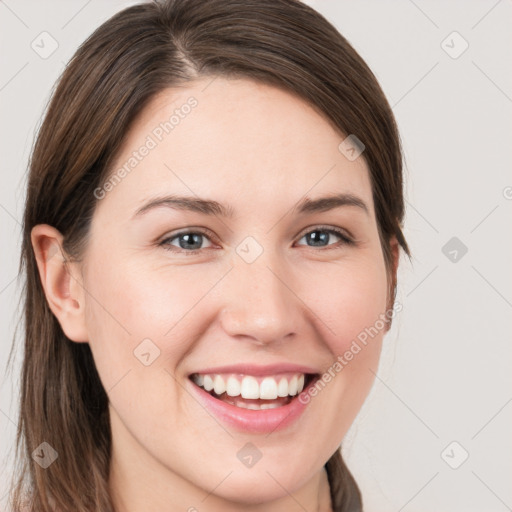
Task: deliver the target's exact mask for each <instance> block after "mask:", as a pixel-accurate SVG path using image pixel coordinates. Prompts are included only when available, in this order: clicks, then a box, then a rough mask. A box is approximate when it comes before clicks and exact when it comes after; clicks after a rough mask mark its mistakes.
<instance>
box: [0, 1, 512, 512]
mask: <svg viewBox="0 0 512 512" xmlns="http://www.w3.org/2000/svg"><path fill="white" fill-rule="evenodd" d="M133 3H136V2H126V1H121V0H118V1H102V2H100V1H99V0H89V1H69V0H67V1H45V2H39V1H27V0H24V1H15V0H6V1H0V40H1V45H0V48H1V49H0V51H1V62H2V65H1V67H0V105H1V112H2V117H1V123H0V130H1V132H0V144H1V155H2V166H1V173H2V181H1V185H2V186H1V189H0V219H1V224H0V226H1V237H2V251H1V253H2V265H1V275H0V301H1V309H0V311H1V312H0V315H1V320H2V332H3V336H2V340H1V350H0V363H1V364H2V376H3V375H4V368H5V364H6V362H7V356H8V353H9V349H10V346H11V342H12V339H13V336H14V328H15V324H16V321H17V318H18V315H19V312H18V309H17V307H16V304H17V301H18V297H19V283H18V281H17V280H16V276H17V269H18V258H19V248H20V220H21V217H22V211H23V201H24V186H25V173H26V167H27V160H28V156H29V152H30V149H31V145H32V143H33V137H34V131H35V130H36V128H37V127H38V125H39V123H40V120H41V116H42V113H43V111H44V107H45V105H46V102H47V100H48V98H49V94H50V91H51V88H52V86H53V84H54V82H55V80H56V79H57V77H58V75H59V74H60V73H61V71H62V70H63V67H64V65H65V62H67V60H68V59H69V58H70V57H71V56H72V54H73V53H74V51H75V50H76V48H77V47H78V45H79V44H80V43H81V42H82V41H83V40H84V39H85V38H86V37H87V36H88V35H89V34H90V33H91V32H92V31H93V29H95V28H96V27H97V26H99V25H100V24H101V23H102V22H103V21H105V20H106V19H107V18H109V17H110V16H111V15H112V14H113V13H115V12H117V11H119V10H121V9H122V8H123V7H126V6H128V5H132V4H133ZM307 3H309V4H310V5H312V6H314V7H315V8H316V9H317V10H319V11H320V12H321V13H323V14H324V15H325V16H326V17H327V18H328V19H329V20H330V21H331V22H332V23H333V24H334V25H335V26H336V27H337V28H338V29H339V30H340V32H341V33H342V34H343V35H344V36H345V37H346V38H347V39H348V40H349V41H350V42H351V43H352V44H353V46H354V47H355V48H356V50H357V51H358V52H359V53H360V54H361V56H362V57H363V58H364V59H365V60H366V61H367V63H368V64H369V65H370V67H371V68H372V70H373V71H374V73H375V75H376V76H377V78H378V79H379V81H380V83H381V85H382V87H383V89H384V92H385V93H386V95H387V97H388V98H389V101H390V103H391V105H392V106H393V110H394V113H395V115H396V118H397V121H398V123H399V127H400V130H401V134H402V139H403V143H404V151H405V159H406V165H407V169H406V176H405V177H406V195H407V215H406V221H405V225H406V227H405V234H406V237H407V239H408V242H409V244H410V246H411V249H412V251H413V254H414V258H413V261H412V264H411V263H409V261H408V260H407V259H406V258H403V259H402V262H401V268H400V272H399V280H400V281H399V291H398V296H397V300H398V301H400V303H401V304H402V305H403V311H402V312H401V313H400V314H399V316H398V317H397V318H396V319H395V321H394V326H393V328H392V330H391V332H390V333H389V334H388V335H387V337H386V339H385V344H384V351H383V356H382V360H381V366H380V369H379V372H378V375H377V377H376V380H375V385H374V387H373V389H372V392H371V394H370V396H369V398H368V401H367V402H366V403H365V405H364V407H363V409H362V410H361V413H360V414H359V415H358V417H357V419H356V421H355V423H354V424H353V426H352V428H351V429H350V431H349V433H348V434H347V436H346V438H345V440H344V446H343V450H344V454H345V457H346V459H347V461H348V464H349V466H350V467H351V469H352V471H353V473H354V475H355V477H356V480H357V481H358V483H359V485H360V487H361V490H362V493H363V496H364V499H365V503H366V510H367V511H371V512H387V511H390V512H398V511H402V510H404V511H408V512H412V511H417V512H423V511H433V510H450V511H453V512H457V511H461V512H462V511H464V512H469V511H481V512H483V511H485V512H493V511H496V512H501V511H505V510H512V508H511V507H512V486H511V485H510V482H511V476H512V436H511V435H510V432H511V426H512V403H511V402H512V386H511V381H512V375H511V374H512V372H511V364H510V362H511V355H512V354H511V353H512V343H511V342H510V341H511V336H510V335H511V330H512V329H511V322H510V320H511V315H510V313H511V308H512V289H511V282H512V280H511V274H512V265H511V261H512V257H511V256H512V243H511V237H510V222H507V219H510V214H511V209H512V175H511V174H510V164H511V152H510V145H511V141H512V116H511V112H512V70H511V66H510V63H511V62H512V55H511V54H512V44H511V43H512V41H511V39H512V27H511V23H510V20H511V19H512V1H511V0H501V1H495V0H489V1H483V0H481V1H475V0H473V1H468V0H464V1H449V2H448V1H444V2H442V1H425V0H423V1H420V0H416V1H414V2H413V1H412V0H400V1H380V2H379V1H376V0H374V1H362V0H359V1H357V2H356V1H354V0H350V1H345V0H343V1H334V0H317V1H313V0H311V1H309V2H307ZM44 31H47V32H48V33H49V34H50V35H51V38H53V39H54V40H55V41H56V42H57V44H58V48H57V49H56V50H55V51H54V52H53V53H52V54H51V55H50V56H46V55H43V57H46V58H42V56H41V55H40V54H41V53H42V52H44V51H46V52H49V51H50V50H51V49H52V47H51V45H52V44H54V43H52V41H51V39H50V38H49V37H48V36H45V35H43V36H41V35H40V34H41V33H42V32H44ZM454 31H456V32H457V33H458V34H459V35H457V34H455V35H454V34H453V32H454ZM42 38H46V39H42ZM33 41H34V43H33V45H34V46H35V47H36V48H38V52H39V53H37V52H36V51H35V50H34V49H33V48H32V47H31V44H32V42H33ZM443 41H444V42H443ZM464 41H466V43H465V42H464ZM465 44H468V45H469V46H468V48H467V49H466V50H465V51H464V52H463V53H461V51H462V50H463V49H464V47H465ZM459 53H460V55H459ZM507 226H508V227H507ZM453 237H456V240H452V241H451V242H450V243H449V244H448V246H446V244H447V243H448V242H449V241H450V240H451V239H452V238H453ZM464 247H466V248H467V252H466V253H465V254H463V252H464ZM443 248H444V249H443ZM454 251H455V252H454ZM18 337H19V336H18ZM18 342H19V340H18ZM15 361H16V364H15V368H14V376H13V375H10V374H9V375H7V376H5V377H4V378H3V379H2V381H1V386H2V387H1V394H0V450H1V451H0V457H1V464H0V467H1V468H2V475H1V477H0V482H1V484H0V499H1V500H2V501H1V502H0V506H1V505H2V504H3V503H4V502H5V492H6V490H7V489H6V487H5V481H6V480H7V476H8V475H9V473H10V471H11V462H12V457H11V456H12V446H13V440H14V434H15V428H16V412H17V411H16V409H17V405H18V404H17V397H16V391H17V388H18V385H17V371H18V369H19V362H20V354H19V353H18V354H17V356H16V359H15ZM453 442H455V444H451V443H453ZM447 447H448V448H447ZM466 454H467V455H468V458H467V460H465V461H464V462H463V463H462V464H461V462H462V460H463V458H464V457H465V456H466ZM457 466H458V467H457ZM455 467H456V469H455Z"/></svg>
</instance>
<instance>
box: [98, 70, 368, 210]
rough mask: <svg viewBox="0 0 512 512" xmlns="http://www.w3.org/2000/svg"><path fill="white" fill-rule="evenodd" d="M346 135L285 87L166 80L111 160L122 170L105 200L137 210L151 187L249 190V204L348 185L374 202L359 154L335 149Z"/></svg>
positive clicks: (219, 193) (221, 195) (221, 193)
mask: <svg viewBox="0 0 512 512" xmlns="http://www.w3.org/2000/svg"><path fill="white" fill-rule="evenodd" d="M344 138H345V135H344V134H342V133H340V132H339V131H337V130H335V129H334V127H333V126H332V124H331V123H330V122H329V121H327V120H326V119H325V117H324V116H322V115H320V114H319V113H318V112H317V111H316V110H315V109H314V108H313V107H312V106H310V105H309V104H308V103H307V102H305V101H304V100H302V99H300V98H298V97H297V96H295V95H293V94H290V93H288V92H287V91H284V90H282V89H279V88H276V87H272V86H269V85H266V84H262V83H258V82H255V81H252V80H248V79H227V78H222V77H217V78H203V79H201V80H197V81H195V82H191V83H189V84H187V85H186V86H183V87H180V88H173V89H165V90H163V91H161V92H160V93H159V94H158V95H157V96H155V97H154V98H153V99H152V100H151V101H150V103H149V104H148V105H147V106H146V108H145V109H144V110H143V112H142V113H141V114H140V115H139V117H138V118H137V119H136V121H135V123H134V124H133V126H132V127H131V129H130V131H129V132H128V134H127V136H126V138H125V141H124V144H123V147H122V149H121V151H120V153H119V154H118V156H117V158H116V161H115V162H114V165H113V166H112V173H114V174H115V173H116V172H117V173H118V174H121V175H122V178H121V179H119V180H116V181H117V183H116V184H115V186H114V187H111V188H112V190H111V191H109V192H108V194H107V199H108V202H111V201H118V202H121V203H125V204H130V205H133V208H132V210H135V209H136V207H137V206H138V205H140V204H141V202H143V201H144V199H147V198H148V197H151V196H152V195H153V196H154V195H155V194H157V193H158V194H162V193H187V194H188V195H190V194H191V193H192V194H196V195H200V196H209V197H213V196H215V197H214V198H215V199H217V200H219V201H224V200H225V201H227V202H229V203H232V202H233V201H234V200H236V199H237V198H244V200H245V199H246V198H247V196H248V195H250V196H251V197H252V198H253V201H254V202H255V204H256V203H257V202H258V201H264V202H267V203H268V202H274V203H282V202H283V201H285V200H287V199H286V198H288V201H289V202H290V201H291V202H296V201H297V200H299V199H301V198H302V197H303V196H304V195H305V194H308V195H309V196H312V195H315V194H324V193H326V192H332V193H335V192H351V193H357V194H358V195H359V196H361V197H364V199H365V201H366V202H367V203H368V204H369V206H370V208H371V207H372V204H371V187H370V181H369V173H368V169H367V166H366V163H365V161H364V159H363V158H358V159H356V160H354V161H350V160H348V159H347V158H346V156H345V155H344V154H343V153H342V152H341V151H340V150H339V145H340V143H341V142H342V141H343V139H344ZM123 169H124V172H120V173H119V172H118V171H121V170H123ZM106 202H107V201H105V203H106ZM246 206H247V205H246ZM260 206H261V205H260Z"/></svg>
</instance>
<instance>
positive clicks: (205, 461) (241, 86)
mask: <svg viewBox="0 0 512 512" xmlns="http://www.w3.org/2000/svg"><path fill="white" fill-rule="evenodd" d="M191 97H193V99H189V98H191ZM187 105H188V106H187ZM172 116H174V117H172ZM166 123H167V124H166ZM361 138H362V137H361ZM343 139H344V137H343V136H341V135H340V134H339V133H337V132H336V131H335V130H334V129H333V127H332V126H331V125H330V124H329V123H328V122H327V121H326V120H325V119H324V118H323V117H321V116H320V115H319V114H318V113H317V112H316V111H315V110H314V109H312V108H311V107H310V106H308V105H307V104H306V103H304V102H303V101H302V100H300V99H298V98H296V97H294V96H292V95H290V94H288V93H286V92H283V91H281V90H279V89H276V88H273V87H270V86H266V85H261V84H257V83H255V82H252V81H249V80H227V79H224V78H216V79H215V80H213V82H212V79H211V78H208V79H202V80H200V81H197V82H195V83H193V84H189V85H188V86H187V87H186V88H182V89H173V90H170V89H169V90H166V91H165V92H163V93H161V94H160V95H159V96H158V97H156V98H155V99H154V100H153V101H152V102H151V104H150V105H149V106H148V107H147V108H146V109H145V110H144V112H143V113H142V115H141V117H140V118H138V119H137V122H136V123H135V124H134V125H133V127H132V129H131V131H130V133H129V135H128V136H127V138H126V140H125V145H124V146H123V148H122V151H121V152H120V154H119V155H118V158H117V160H116V162H115V165H114V166H113V172H114V174H115V175H116V176H117V177H114V178H112V179H111V180H110V181H109V183H107V184H104V185H105V186H104V187H103V188H101V190H97V191H96V194H97V196H98V197H101V199H100V200H99V201H98V205H97V209H96V210H95V213H94V217H93V221H92V226H91V233H90V239H89V244H88V247H87V250H86V253H85V254H84V259H83V266H82V268H81V271H82V278H83V286H84V290H86V291H87V292H86V293H85V295H84V298H85V313H84V322H85V325H86V329H87V336H88V342H89V344H90V347H91V350H92V353H93V355H94V360H95V362H96V365H97V368H98V372H99V375H100V377H101V380H102V383H103V385H104V387H105V390H106V391H107V393H108V396H109V400H110V415H111V422H112V435H113V446H114V451H113V458H112V471H113V474H116V475H117V477H119V479H122V478H124V477H126V478H129V479H131V481H132V482H134V484H133V485H135V486H137V485H139V484H141V483H142V482H144V483H145V485H146V487H147V489H148V492H150V491H151V493H152V495H153V497H154V496H157V495H158V494H159V493H162V492H163V491H162V489H165V487H166V486H171V487H172V488H173V489H175V491H176V494H175V495H176V496H177V497H176V499H177V500H178V499H179V498H178V496H180V495H181V494H180V493H181V492H183V493H184V494H186V491H187V490H191V489H200V490H201V491H202V492H203V494H202V496H208V501H207V502H206V503H205V506H206V505H207V504H208V503H212V504H213V503H214V501H215V500H223V499H224V500H229V501H236V502H244V503H255V502H259V503H261V502H264V501H270V500H275V499H279V498H282V497H285V496H288V493H298V494H297V495H300V489H301V488H302V487H303V486H305V485H306V484H307V482H309V481H311V479H312V478H313V477H314V475H317V474H318V473H319V472H320V471H321V469H322V466H323V465H324V464H325V462H326V461H327V460H328V458H329V457H330V456H331V455H332V453H333V452H334V451H335V450H336V448H337V447H338V446H339V444H340V442H341V440H342V438H343V436H344V435H345V433H346V432H347V430H348V428H349V426H350V424H351V423H352V422H353V420H354V418H355V416H356V414H357V413H358V411H359V409H360V407H361V405H362V403H363V401H364V400H365V398H366V396H367V394H368V392H369V390H370V388H371V385H372V382H373V377H374V375H373V373H372V371H371V370H373V371H376V370H377V365H378V359H379V354H380V350H381V341H382V336H383V334H384V329H382V321H380V322H379V318H381V319H382V314H383V313H384V312H385V311H386V305H387V298H388V297H387V279H386V277H387V275H386V269H385V265H384V259H383V253H382V249H381V246H380V242H379V236H378V231H377V224H376V219H375V212H374V205H373V201H372V193H371V182H370V178H369V172H368V168H367V166H366V163H365V162H364V160H363V158H362V157H359V158H356V159H354V158H353V153H346V152H345V154H344V152H343V151H341V150H340V149H339V145H340V143H341V142H342V141H343ZM144 148H146V149H144ZM347 155H348V156H349V157H350V158H347ZM363 156H364V153H363ZM123 166H125V171H124V172H123V171H121V172H119V169H121V168H122V167H123ZM342 194H343V195H346V196H345V199H347V197H348V198H349V199H351V200H349V201H347V200H345V201H343V200H340V201H337V202H336V201H331V202H327V201H326V202H323V203H317V201H318V200H319V199H320V198H326V197H331V198H332V197H334V196H338V195H342ZM171 196H172V197H171ZM166 198H167V199H168V200H167V202H166ZM185 198H186V199H185ZM171 199H173V200H177V201H176V202H174V203H173V202H171ZM178 199H179V200H178ZM341 199H343V198H341ZM154 201H157V202H156V203H153V204H151V203H152V202H154ZM203 201H208V202H209V203H203ZM210 202H212V203H210ZM213 202H215V203H213ZM212 204H213V206H212ZM218 205H221V206H220V207H219V206H218ZM331 230H339V231H340V232H341V235H340V234H337V233H336V232H333V231H331ZM345 237H346V238H347V239H349V240H351V242H346V241H344V240H345ZM379 315H380V316H379ZM376 322H377V324H376ZM375 325H377V326H380V327H381V328H380V329H378V333H377V334H374V335H373V336H367V337H366V338H367V340H366V345H363V343H361V342H360V341H357V340H358V336H360V338H359V339H361V333H362V332H364V331H365V329H367V328H370V327H373V326H375ZM363 337H364V335H363ZM354 340H356V341H357V344H358V346H359V347H360V350H359V351H357V349H356V348H355V346H354V344H353V342H354ZM77 341H78V340H77ZM347 351H349V352H350V353H351V354H352V357H350V355H347ZM336 361H338V363H339V364H338V365H336V364H335V363H336ZM342 361H343V362H342ZM340 366H341V369H340ZM329 369H331V370H330V371H331V379H329V380H330V381H329V382H327V383H325V382H324V386H323V387H321V389H320V391H317V393H316V395H315V396H312V395H314V392H313V393H312V394H310V393H307V390H305V391H303V392H302V394H301V397H300V399H299V398H297V395H295V398H293V399H292V400H291V402H290V403H289V404H288V405H284V404H285V403H286V402H288V401H289V400H290V398H285V397H284V396H283V397H278V398H277V399H273V398H272V397H274V396H275V395H276V393H278V394H280V395H287V396H288V395H293V393H294V392H296V385H295V383H294V380H295V379H294V377H293V376H294V375H296V376H297V379H296V380H297V381H298V385H299V386H300V385H301V379H302V377H301V376H302V375H303V374H306V378H305V384H306V386H307V385H308V383H309V382H310V379H311V377H309V376H308V375H310V374H314V375H316V376H317V377H319V376H321V375H322V373H323V372H326V371H328V370H329ZM194 374H196V375H197V374H199V375H200V377H199V379H197V377H196V381H197V382H199V383H201V382H202V384H203V386H205V387H209V385H212V384H209V383H210V379H211V380H212V381H213V385H214V386H215V387H214V390H212V392H210V393H208V392H207V391H206V390H204V389H202V388H200V387H199V386H198V384H197V383H194V381H193V379H194ZM216 375H220V378H219V377H216ZM263 381H265V382H263ZM317 384H318V383H317ZM226 386H227V388H228V391H225V387H226ZM310 386H311V384H310ZM215 391H217V392H218V394H219V395H221V396H220V398H217V397H214V396H212V394H211V393H213V392H215ZM228 392H229V394H228ZM239 393H242V394H243V395H245V396H246V397H251V398H242V397H241V396H240V395H239ZM237 394H238V395H239V396H238V397H237ZM256 396H260V397H261V396H263V397H264V398H259V399H257V398H255V397H256ZM228 402H230V403H231V405H230V404H229V403H228ZM261 404H271V405H269V406H268V408H260V406H261ZM248 407H253V409H252V408H248ZM264 407H265V406H264ZM283 411H284V412H283ZM137 482H138V483H137ZM126 492H127V493H129V492H130V490H129V489H127V490H126ZM208 493H211V494H209V495H208ZM189 495H190V494H189ZM181 505H183V507H184V508H183V510H186V509H187V507H196V508H197V509H198V510H201V505H202V503H201V501H198V502H197V503H190V502H187V501H186V500H185V501H184V502H183V503H181V504H180V506H181Z"/></svg>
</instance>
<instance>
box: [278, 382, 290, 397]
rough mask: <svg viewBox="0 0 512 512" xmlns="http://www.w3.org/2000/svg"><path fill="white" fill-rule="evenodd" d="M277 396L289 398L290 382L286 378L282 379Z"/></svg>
mask: <svg viewBox="0 0 512 512" xmlns="http://www.w3.org/2000/svg"><path fill="white" fill-rule="evenodd" d="M277 396H280V397H285V396H288V381H287V380H286V379H285V378H284V377H282V378H281V380H280V381H279V385H278V386H277Z"/></svg>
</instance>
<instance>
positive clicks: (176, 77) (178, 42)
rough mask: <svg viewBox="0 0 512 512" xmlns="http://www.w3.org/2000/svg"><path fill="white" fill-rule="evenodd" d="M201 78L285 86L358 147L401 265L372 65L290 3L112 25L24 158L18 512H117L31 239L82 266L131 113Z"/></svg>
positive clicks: (202, 9) (348, 480)
mask: <svg viewBox="0 0 512 512" xmlns="http://www.w3.org/2000/svg"><path fill="white" fill-rule="evenodd" d="M207 76H212V77H215V76H226V77H240V78H248V79H252V80H255V81H259V82H261V83H264V84H267V85H272V86H275V87H279V88H281V89H283V90H286V91H287V92H289V93H291V94H295V95H297V96H298V97H300V98H302V99H303V100H305V101H307V102H308V103H309V104H310V105H311V106H312V107H313V108H315V109H316V110H317V112H319V114H321V115H322V116H323V117H324V118H325V119H327V120H328V121H329V122H330V123H331V124H332V126H333V127H334V128H335V129H336V130H337V131H338V132H339V133H340V134H344V135H345V136H348V135H349V134H355V135H356V136H357V137H358V138H359V139H360V140H362V141H363V143H364V145H365V150H364V155H363V157H364V159H365V160H366V162H367V164H368V167H369V170H370V178H371V184H372V194H373V200H374V204H375V212H376V219H377V225H378V230H379V237H380V241H381V245H382V250H383V255H384V259H385V262H386V267H387V269H388V271H389V269H390V265H391V250H390V239H391V237H393V236H394V237H396V239H397V240H398V242H399V244H400V246H401V247H402V249H403V250H404V251H405V252H406V253H407V254H409V249H408V247H407V243H406V241H405V239H404V236H403V234H402V229H401V227H402V220H403V215H404V200H403V192H402V150H401V142H400V137H399V134H398V130H397V126H396V122H395V120H394V117H393V114H392V111H391V108H390V106H389V104H388V102H387V100H386V98H385V96H384V94H383V92H382V90H381V88H380V86H379V84H378V82H377V79H376V78H375V76H374V75H373V73H372V72H371V71H370V69H369V68H368V66H367V65H366V64H365V62H364V61H363V60H362V58H361V57H360V56H359V55H358V54H357V52H356V51H355V50H354V49H353V48H352V46H351V45H350V44H349V43H348V42H347V40H346V39H345V38H344V37H343V36H342V35H341V34H340V33H339V32H338V31H337V30H336V29H335V27H334V26H333V25H331V24H330V23H329V22H328V21H327V20H326V19H325V18H324V17H323V16H322V15H320V14H319V13H318V12H316V11H315V10H314V9H312V8H311V7H309V6H307V5H305V4H303V3H301V2H300V1H298V0H230V1H226V0H208V1H204V0H167V1H161V2H157V1H155V2H152V3H145V4H139V5H135V6H132V7H129V8H126V9H124V10H122V11H121V12H119V13H118V14H116V15H114V16H113V17H112V18H110V19H109V20H107V21H106V22H105V23H103V24H102V25H101V26H100V27H99V28H98V29H97V30H95V31H94V32H93V34H92V35H91V36H90V37H89V38H88V39H87V40H86V41H85V42H84V43H83V44H82V45H81V46H80V47H79V49H78V50H77V51H76V53H75V55H74V56H73V57H72V59H71V61H70V62H69V64H68V65H67V67H66V69H65V71H64V72H63V74H62V76H61V77H60V79H59V81H58V84H57V86H56V88H55V90H54V92H53V95H52V98H51V101H50V103H49V105H48V108H47V111H46V114H45V117H44V120H43V123H42V125H41V127H40V129H39V133H38V136H37V139H36V141H35V144H34V147H33V151H32V154H31V158H30V168H29V175H28V183H27V198H26V206H25V212H24V218H23V240H22V248H21V260H20V274H21V275H23V277H24V283H23V290H22V300H23V309H22V311H23V315H24V324H25V325H24V355H23V363H22V374H21V385H20V409H19V422H18V430H17V438H16V462H17V467H16V469H17V473H15V475H14V476H13V482H12V486H11V503H12V505H13V507H14V510H16V511H18V510H20V509H24V510H27V511H28V512H36V511H37V512H50V511H53V510H62V511H66V512H67V511H69V510H73V511H76V512H93V511H102V512H113V510H114V508H113V505H112V502H111V499H110V496H109V491H108V475H109V463H110V453H111V431H110V423H109V416H108V407H107V406H108V397H107V394H106V392H105V390H104V388H103V386H102V384H101V382H100V379H99V376H98V373H97V371H96V368H95V364H94V360H93V358H92V354H91V351H90V348H89V345H88V344H86V343H73V342H71V341H70V340H69V339H68V338H67V337H66V336H65V334H64V332H63V331H62V328H61V327H60V324H59V323H58V321H57V319H56V317H55V316H54V315H53V314H52V312H51V310H50V308H49V306H48V303H47V301H46V298H45V294H44V291H43V288H42V284H41V281H40V277H39V274H38V268H37V262H36V259H35V255H34V251H33V248H32V246H31V236H30V235H31V230H32V228H33V227H34V226H35V225H37V224H42V223H46V224H50V225H51V226H54V227H55V228H56V229H58V230H59V231H60V233H62V235H63V237H64V238H63V249H64V250H65V252H66V254H69V255H70V256H72V257H73V258H74V259H77V260H79V259H80V255H81V253H82V251H83V249H84V247H85V246H86V243H87V236H88V233H89V228H90V223H91V219H92V215H93V213H94V209H95V206H96V202H97V199H96V197H95V195H94V190H95V189H96V188H97V187H98V186H100V185H101V184H102V183H104V182H105V181H106V180H107V178H108V176H109V173H110V172H111V171H112V168H111V166H112V163H113V160H114V158H115V156H116V154H117V153H118V152H119V150H120V148H121V145H122V143H123V140H124V139H125V136H126V134H127V132H128V130H129V128H130V126H131V125H132V124H133V122H134V120H135V119H136V117H137V116H138V114H140V113H141V111H142V110H143V109H144V107H145V106H146V105H147V104H148V102H149V101H150V100H151V99H152V98H153V97H154V96H155V95H156V94H157V93H159V92H160V91H162V90H164V89H166V88H172V87H186V84H187V83H188V82H190V81H191V80H194V79H196V78H202V77H207ZM392 284H394V283H392ZM13 348H14V345H13ZM11 355H12V351H11ZM42 442H47V443H48V444H49V445H50V446H51V447H52V448H53V449H54V450H55V451H56V452H57V453H58V454H59V458H58V461H57V462H55V463H54V464H52V465H50V466H49V467H48V468H46V469H43V468H42V467H41V466H40V465H39V464H37V463H35V462H34V461H33V459H32V457H31V455H32V453H33V452H34V450H36V448H37V447H39V446H40V445H41V443H42ZM326 469H327V471H328V476H329V483H330V487H331V494H332V502H333V507H334V510H335V511H336V512H349V511H351V512H354V511H360V510H362V499H361V494H360V491H359V489H358V486H357V484H356V482H355V480H354V478H353V477H352V475H351V473H350V471H349V470H348V468H347V466H346V465H345V463H344V461H343V459H342V456H341V453H340V450H337V451H336V452H335V453H334V454H333V455H332V457H331V458H330V459H329V461H328V462H327V463H326Z"/></svg>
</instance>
